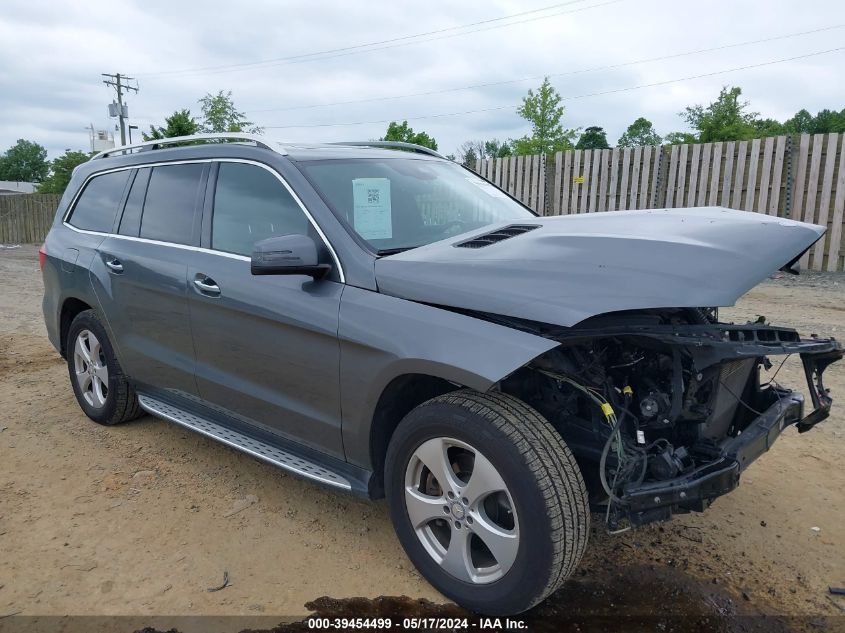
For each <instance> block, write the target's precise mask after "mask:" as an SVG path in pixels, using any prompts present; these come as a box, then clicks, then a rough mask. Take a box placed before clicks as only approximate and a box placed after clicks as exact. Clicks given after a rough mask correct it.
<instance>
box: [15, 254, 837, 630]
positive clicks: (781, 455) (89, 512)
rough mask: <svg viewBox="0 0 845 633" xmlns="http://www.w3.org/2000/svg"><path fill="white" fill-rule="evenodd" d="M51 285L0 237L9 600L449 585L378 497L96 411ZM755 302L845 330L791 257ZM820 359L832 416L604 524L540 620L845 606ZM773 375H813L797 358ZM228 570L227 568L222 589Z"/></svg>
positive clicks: (178, 611) (805, 612)
mask: <svg viewBox="0 0 845 633" xmlns="http://www.w3.org/2000/svg"><path fill="white" fill-rule="evenodd" d="M41 293H42V287H41V277H40V274H39V271H38V263H37V252H36V250H35V248H34V247H31V246H26V245H25V246H23V247H21V248H19V249H13V250H6V249H2V250H0V403H2V407H3V413H4V415H3V419H2V421H0V552H2V554H0V617H2V616H4V615H8V614H11V613H16V612H20V613H22V614H24V615H64V614H77V615H136V616H151V615H153V614H173V615H196V614H212V615H252V616H259V615H262V614H266V615H274V616H275V615H277V614H288V615H296V614H300V615H304V614H306V613H307V612H308V608H306V606H305V605H306V603H309V602H310V601H313V600H314V599H316V598H318V597H320V596H331V598H332V600H329V601H328V602H326V601H323V602H319V601H318V603H316V604H315V603H312V604H310V608H314V609H317V610H318V611H319V610H320V609H322V610H323V612H329V613H330V612H332V609H335V610H336V609H337V605H342V606H343V605H345V606H344V608H353V607H354V609H357V610H358V611H360V612H361V613H367V612H368V611H367V609H370V611H369V612H376V611H378V609H379V608H384V605H385V604H388V603H389V604H391V605H393V606H392V608H394V609H396V610H398V612H403V609H404V610H405V611H407V610H409V609H410V610H411V611H413V610H415V609H416V610H419V609H420V607H419V604H418V603H415V602H412V601H406V602H402V601H401V600H399V601H398V602H397V601H393V602H390V601H391V600H393V599H392V598H383V599H381V601H380V602H379V601H376V602H368V601H366V600H365V601H359V602H354V601H353V602H352V603H350V602H344V601H345V600H346V599H349V598H352V597H355V596H360V597H364V598H376V597H378V596H410V597H411V598H413V599H418V598H424V599H427V600H430V601H432V603H435V604H440V603H444V602H445V599H444V598H443V597H442V596H440V595H439V594H438V593H437V592H436V591H435V590H434V589H432V588H431V587H430V586H429V585H428V583H426V581H425V580H423V579H422V578H421V577H420V576H419V575H418V574H417V573H416V571H415V570H414V569H413V566H412V565H411V564H410V563H409V562H408V560H407V558H406V557H405V555H404V553H403V552H402V550H401V548H400V546H399V543H398V542H397V540H396V538H395V536H394V534H393V530H392V528H391V526H390V522H389V518H388V513H387V507H386V505H385V504H384V503H383V502H378V503H367V502H364V501H359V500H357V499H355V498H352V497H349V496H345V495H343V494H340V493H335V492H333V491H330V490H326V489H323V488H320V487H318V486H315V485H312V484H309V483H306V482H304V481H301V480H299V479H297V478H295V477H293V476H288V475H286V474H285V473H283V472H280V471H278V470H275V469H274V468H272V467H270V466H268V465H265V464H262V463H259V462H257V461H255V460H253V459H251V458H249V457H247V456H244V455H242V454H240V453H237V452H235V451H233V450H230V449H228V448H226V447H224V446H222V445H219V444H216V443H214V442H212V441H210V440H207V439H205V438H203V437H200V436H197V435H194V434H191V433H190V432H187V431H185V430H182V429H180V428H177V427H175V426H173V425H170V424H168V423H166V422H163V421H160V420H157V419H154V418H152V417H144V418H142V419H140V420H138V421H136V422H133V423H131V424H128V425H124V426H120V427H115V428H105V427H100V426H97V425H95V424H93V423H91V422H90V421H89V420H88V419H87V418H86V417H85V416H84V415H83V414H82V412H81V411H80V409H79V408H78V406H77V405H76V403H75V401H74V399H73V395H72V392H71V389H70V386H69V383H68V378H67V373H66V367H65V365H64V363H63V361H62V359H61V358H60V357H59V356H58V354H56V352H55V351H54V350H53V349H52V347H51V346H50V345H49V343H48V342H47V340H46V334H45V331H44V326H43V323H42V318H41V312H40V302H41ZM757 315H765V316H766V317H768V318H769V319H770V320H771V321H772V322H774V323H776V324H785V325H793V326H796V327H797V328H798V329H799V330H800V331H801V333H802V334H804V335H808V334H811V333H818V334H819V335H834V336H836V335H841V334H842V330H843V328H845V277H843V275H841V274H839V275H837V274H805V275H802V276H800V277H791V276H786V275H784V276H779V278H777V279H770V280H768V281H766V282H765V283H763V284H761V285H760V286H759V287H758V288H756V289H754V290H752V291H751V292H750V293H748V295H746V296H745V297H743V299H742V300H741V301H740V302H739V304H738V305H737V306H736V307H734V308H731V309H724V310H723V311H722V314H721V318H722V319H723V320H733V321H736V322H744V321H746V320H749V319H751V320H753V319H755V318H756V317H757ZM826 378H827V384H828V386H829V387H831V388H832V392H833V395H834V398H836V397H837V396H839V398H840V400H841V402H840V404H839V406H836V404H835V405H834V413H833V415H832V416H831V418H830V419H829V420H828V421H826V422H825V423H824V424H822V425H821V426H820V427H818V428H817V429H814V431H813V432H811V433H808V434H805V435H801V436H799V435H798V434H797V433H796V432H794V430H789V431H788V432H786V433H785V435H784V436H783V437H782V438H781V440H780V441H779V442H778V445H777V446H776V447H775V449H774V450H773V451H772V452H770V453H769V454H767V455H765V456H763V457H762V458H761V459H760V460H759V461H758V462H757V463H756V464H754V465H753V466H752V467H751V468H750V469H749V470H748V471H747V472H746V474H745V475H744V476H743V482H742V485H741V486H740V488H739V489H738V490H736V491H735V492H734V493H732V494H730V495H728V496H727V497H725V498H722V499H720V500H718V501H717V502H716V503H715V504H714V505H713V507H712V508H711V509H710V510H709V511H708V512H706V513H704V514H694V515H686V516H681V517H677V518H676V519H675V520H673V521H672V522H670V523H668V524H665V525H652V526H648V527H646V528H643V529H641V530H637V531H634V532H628V533H625V534H622V535H618V536H608V535H606V534H605V533H604V532H603V530H602V529H601V528H600V527H594V529H593V535H592V541H591V545H590V547H589V549H588V552H587V555H586V557H585V560H584V563H583V565H582V571H581V572H580V573H579V574H577V575H576V577H574V578H573V579H572V580H571V581H570V582H569V583H568V584H567V586H566V587H565V588H564V589H563V590H561V592H559V593H558V594H557V595H555V596H553V597H552V599H551V600H550V601H549V602H548V603H547V604H546V605H544V606H542V607H540V608H539V609H537V610H535V612H534V613H533V614H531V615H530V617H531V618H532V619H533V621H535V622H536V623H537V625H538V626H540V625H541V624H542V623H544V622H546V623H548V622H549V621H550V620H549V619H550V618H553V619H555V621H558V620H559V619H560V618H561V614H566V615H567V617H575V616H577V614H605V615H608V614H614V615H618V614H624V615H629V616H630V615H634V616H636V615H638V614H639V615H643V616H654V615H655V614H663V613H665V614H667V615H668V614H675V615H677V614H686V613H691V614H701V613H703V614H705V615H719V614H725V613H727V614H731V613H766V614H774V615H780V616H802V617H804V618H805V619H806V616H811V617H817V616H831V615H836V614H841V613H842V612H843V610H845V598H834V597H832V596H830V595H829V594H828V586H829V585H834V586H843V585H845V503H843V498H844V495H843V490H845V468H843V466H842V460H843V454H845V424H843V423H845V363H840V364H838V365H834V366H833V367H832V368H831V369H830V370H829V371H828V372H827V374H826ZM778 380H779V381H780V382H782V383H785V384H793V385H800V384H802V383H803V379H802V376H801V372H800V363H799V362H797V359H790V360H789V361H788V362H787V363H786V365H785V366H784V368H783V370H782V371H781V373H780V374H779V375H778ZM598 523H600V519H599V518H598V517H596V520H595V521H594V524H598ZM816 528H817V529H816ZM224 570H225V571H228V573H229V577H230V579H231V584H230V586H229V587H227V588H226V589H225V590H222V591H217V592H208V591H207V590H206V589H207V588H209V587H213V586H216V585H219V584H220V583H221V580H222V577H223V572H224ZM338 601H340V602H338ZM385 601H387V602H385ZM350 605H352V606H351V607H350ZM367 605H369V607H368V606H367ZM379 605H381V606H379ZM397 605H398V606H397ZM403 605H404V606H403ZM415 605H416V606H415ZM431 608H434V609H443V608H448V607H435V606H432V607H431ZM423 611H425V609H423ZM835 621H836V622H838V623H839V625H841V624H842V622H843V620H842V619H838V620H835ZM778 622H781V625H782V627H785V628H786V629H788V628H790V627H791V626H792V624H790V622H792V621H791V620H790V621H787V620H782V621H781V620H778ZM781 625H779V626H781ZM541 628H542V627H541ZM582 628H583V627H582ZM547 630H550V629H547Z"/></svg>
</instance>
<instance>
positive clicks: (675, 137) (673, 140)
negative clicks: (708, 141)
mask: <svg viewBox="0 0 845 633" xmlns="http://www.w3.org/2000/svg"><path fill="white" fill-rule="evenodd" d="M663 142H664V143H666V144H667V145H682V144H686V143H698V142H699V141H698V137H697V136H696V135H695V134H692V133H691V132H669V133H668V134H667V135H666V138H664V139H663Z"/></svg>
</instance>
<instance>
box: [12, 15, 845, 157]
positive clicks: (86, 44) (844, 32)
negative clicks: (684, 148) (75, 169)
mask: <svg viewBox="0 0 845 633" xmlns="http://www.w3.org/2000/svg"><path fill="white" fill-rule="evenodd" d="M802 33H803V34H802ZM760 40H767V41H760ZM748 42H756V43H750V44H749V43H748ZM735 45H738V46H735ZM843 47H845V3H843V2H841V0H806V1H804V2H802V3H800V5H799V4H798V3H796V2H794V1H792V2H789V1H787V0H767V2H765V3H761V2H759V1H746V0H711V1H710V2H707V3H702V2H700V1H698V2H692V1H689V2H687V1H682V0H569V1H568V2H555V0H524V1H522V2H517V1H515V0H486V1H485V2H476V1H473V0H466V1H464V2H461V3H455V2H448V1H446V0H427V1H426V2H406V1H402V0H393V1H392V2H388V1H384V0H370V1H369V2H356V3H352V2H340V1H338V0H325V1H318V0H312V1H310V2H309V1H306V0H291V1H287V2H278V1H269V0H268V1H260V0H238V1H237V2H233V1H231V0H229V1H220V0H204V1H203V2H188V1H174V0H169V1H167V2H165V1H161V0H143V1H142V0H137V1H133V0H108V1H105V0H90V1H77V2H59V1H55V0H54V1H51V2H46V1H39V0H4V1H3V3H2V6H0V152H2V151H4V150H5V149H6V148H8V147H9V146H11V145H12V144H14V143H15V141H16V140H17V139H19V138H25V139H28V140H32V141H36V142H38V143H40V144H42V145H44V146H45V147H46V148H47V149H48V152H49V157H50V158H55V157H56V156H57V155H59V154H61V153H62V152H64V150H65V149H80V150H88V149H89V140H88V132H87V131H86V128H87V127H88V126H89V125H91V124H93V125H94V127H95V128H96V129H110V130H114V127H115V123H116V120H115V119H110V118H109V117H108V111H107V106H108V104H109V103H110V102H111V101H112V100H113V99H114V96H115V95H114V89H113V88H111V87H109V86H106V85H104V84H103V83H102V79H103V77H102V76H101V73H118V72H119V73H122V74H125V75H129V76H131V77H134V78H135V79H136V80H137V85H138V87H139V91H138V93H137V94H135V93H130V94H129V95H128V97H127V98H126V102H127V103H128V106H129V115H130V121H129V123H131V124H133V125H138V126H140V128H141V129H142V130H146V129H148V128H149V126H150V125H151V124H156V125H160V124H163V122H164V118H165V117H166V116H168V115H169V114H171V113H172V112H173V111H174V110H177V109H182V108H189V109H190V110H191V112H192V113H193V114H198V113H199V105H198V103H197V101H198V99H200V98H201V97H202V96H203V95H205V94H206V93H210V92H211V93H216V92H217V91H219V90H225V91H229V90H231V91H232V97H233V99H234V101H235V104H236V106H237V107H238V109H240V110H242V111H244V112H245V113H246V114H247V117H248V118H249V119H250V120H251V121H253V122H255V123H256V124H258V125H260V126H262V127H264V128H265V134H267V135H268V136H270V137H272V138H274V139H277V140H281V141H290V142H323V141H348V140H370V139H375V138H379V137H380V136H382V135H383V134H384V133H385V130H386V128H387V122H388V121H390V120H397V121H401V120H403V119H407V120H408V122H409V124H410V125H411V126H412V127H413V128H414V129H415V130H424V131H426V132H428V133H429V134H431V135H432V136H433V137H434V138H435V139H436V140H437V142H438V145H439V149H440V150H441V151H442V152H444V153H451V152H454V151H455V150H456V149H457V148H458V146H459V145H460V144H461V143H462V142H464V141H467V140H476V139H491V138H499V139H507V138H516V137H521V136H523V135H525V134H527V133H528V131H529V128H528V124H527V123H526V122H525V121H524V120H523V119H521V118H520V117H519V116H518V115H517V113H516V106H518V105H519V103H520V102H521V100H522V98H523V96H524V95H525V94H526V92H527V91H528V89H529V88H536V87H537V86H538V85H539V84H540V83H541V82H542V77H543V76H544V75H548V76H549V77H550V81H551V82H552V84H553V85H554V87H555V88H556V89H557V91H558V92H559V93H560V94H561V95H562V96H563V97H564V101H563V104H564V105H565V106H566V111H565V114H564V120H563V122H564V125H565V127H581V128H584V127H587V126H591V125H598V126H602V127H604V129H605V130H606V131H607V135H608V140H609V141H610V143H611V144H613V143H615V142H616V140H617V139H618V138H619V136H620V135H621V134H622V133H623V132H624V131H625V129H626V127H627V126H628V125H629V124H630V123H631V122H632V121H633V120H634V119H636V118H637V117H640V116H645V117H646V118H648V119H650V120H651V121H652V122H653V123H654V125H655V127H656V129H657V131H658V132H659V133H661V134H666V133H668V132H672V131H682V130H685V129H686V128H685V125H684V122H683V120H682V119H681V118H680V117H679V116H678V113H679V112H681V111H682V110H683V109H684V108H685V107H686V106H689V105H694V104H698V103H700V104H707V103H710V102H711V101H713V100H714V99H715V98H716V97H717V95H718V93H719V90H720V88H721V87H722V86H726V85H728V86H734V85H736V86H740V87H741V88H742V90H743V96H744V98H745V99H747V100H748V101H749V102H750V103H751V109H752V110H753V111H756V112H759V113H760V114H761V116H763V117H771V118H775V119H778V120H784V119H786V118H789V117H790V116H792V115H793V114H794V113H795V112H796V111H797V110H799V109H801V108H806V109H808V110H810V111H811V112H812V113H815V112H817V111H818V110H820V109H823V108H830V109H837V110H840V109H842V108H843V107H845V81H843V72H842V68H845V50H841V49H842V48H843ZM714 48H719V49H720V50H712V49H714ZM831 49H840V50H831ZM696 51H699V52H696ZM701 51H705V52H701ZM688 53H692V54H688ZM817 53H818V54H817ZM654 58H662V59H657V60H654ZM647 60H653V61H647ZM782 60H786V61H782ZM773 62H774V63H773ZM728 70H730V71H731V72H723V71H728ZM702 75H703V76H702ZM695 77H697V78H695ZM676 80H677V81H676ZM641 86H645V87H641ZM350 102H351V103H350ZM135 134H136V135H137V132H136V133H135ZM115 136H116V137H117V138H119V137H118V135H117V134H115ZM135 140H138V139H137V137H136V139H135Z"/></svg>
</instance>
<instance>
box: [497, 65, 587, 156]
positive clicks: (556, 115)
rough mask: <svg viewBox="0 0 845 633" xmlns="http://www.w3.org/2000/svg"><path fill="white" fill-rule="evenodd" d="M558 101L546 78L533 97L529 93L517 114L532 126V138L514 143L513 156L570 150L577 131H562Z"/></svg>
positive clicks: (517, 140) (531, 93)
mask: <svg viewBox="0 0 845 633" xmlns="http://www.w3.org/2000/svg"><path fill="white" fill-rule="evenodd" d="M560 101H561V98H560V95H559V94H558V92H557V90H555V89H554V87H552V85H551V83H549V78H548V77H546V78H545V79H544V80H543V83H542V84H541V85H540V88H539V89H538V90H537V92H536V93H535V92H534V91H533V90H529V91H528V94H527V95H526V96H525V97H523V99H522V105H521V106H519V108H518V109H517V111H516V112H517V114H519V116H521V117H522V118H523V119H525V120H526V121H528V122H529V123H530V124H531V136H524V137H522V138H521V139H516V140H515V141H513V149H514V153H515V154H551V153H552V152H557V151H559V150H563V149H571V148H572V144H573V141H574V139H575V137H576V136H577V135H578V130H570V129H564V128H563V126H562V125H561V119H563V111H564V107H563V106H562V105H560Z"/></svg>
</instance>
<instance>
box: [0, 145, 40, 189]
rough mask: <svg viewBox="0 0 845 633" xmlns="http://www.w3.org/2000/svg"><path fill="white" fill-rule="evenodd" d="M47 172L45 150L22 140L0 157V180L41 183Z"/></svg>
mask: <svg viewBox="0 0 845 633" xmlns="http://www.w3.org/2000/svg"><path fill="white" fill-rule="evenodd" d="M49 170H50V163H49V162H48V161H47V150H46V149H45V148H44V147H42V146H41V145H39V144H38V143H33V142H32V141H27V140H24V139H22V138H21V139H18V142H17V143H15V144H14V145H12V146H11V147H10V148H9V149H7V150H6V152H5V153H4V154H3V155H2V156H0V180H14V181H16V182H41V181H42V180H44V179H45V178H46V177H47V173H48V171H49Z"/></svg>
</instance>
